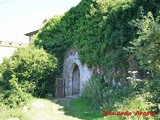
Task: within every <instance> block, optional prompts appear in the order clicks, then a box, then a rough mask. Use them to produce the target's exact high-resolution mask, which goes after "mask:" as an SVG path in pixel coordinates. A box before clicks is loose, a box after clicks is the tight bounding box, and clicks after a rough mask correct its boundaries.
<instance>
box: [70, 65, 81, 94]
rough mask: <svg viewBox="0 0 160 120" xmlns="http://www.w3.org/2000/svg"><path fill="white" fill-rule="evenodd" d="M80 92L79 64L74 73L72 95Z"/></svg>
mask: <svg viewBox="0 0 160 120" xmlns="http://www.w3.org/2000/svg"><path fill="white" fill-rule="evenodd" d="M79 92H80V71H79V67H78V65H77V64H75V66H74V69H73V72H72V95H76V94H79Z"/></svg>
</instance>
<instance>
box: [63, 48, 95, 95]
mask: <svg viewBox="0 0 160 120" xmlns="http://www.w3.org/2000/svg"><path fill="white" fill-rule="evenodd" d="M75 65H77V66H78V67H79V71H80V94H79V95H81V93H82V91H83V86H84V85H85V83H86V82H87V81H88V80H89V79H90V77H91V75H92V70H91V69H89V68H88V67H87V66H86V65H83V64H82V63H81V62H80V60H79V57H78V53H77V52H76V51H75V50H74V49H70V50H69V51H68V52H67V53H66V56H65V59H64V66H63V78H64V80H65V95H66V96H71V95H72V75H73V69H74V67H75Z"/></svg>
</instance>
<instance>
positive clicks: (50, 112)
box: [24, 99, 79, 120]
mask: <svg viewBox="0 0 160 120" xmlns="http://www.w3.org/2000/svg"><path fill="white" fill-rule="evenodd" d="M56 101H57V100H54V101H53V102H52V101H50V100H45V99H36V100H33V101H32V102H31V106H30V110H28V109H27V108H26V109H25V108H24V112H25V113H26V114H27V116H28V118H29V120H79V119H78V118H76V117H72V116H67V115H65V113H64V112H63V110H62V109H63V106H61V105H59V104H57V103H55V102H56ZM61 102H62V103H63V104H65V105H69V100H67V99H61Z"/></svg>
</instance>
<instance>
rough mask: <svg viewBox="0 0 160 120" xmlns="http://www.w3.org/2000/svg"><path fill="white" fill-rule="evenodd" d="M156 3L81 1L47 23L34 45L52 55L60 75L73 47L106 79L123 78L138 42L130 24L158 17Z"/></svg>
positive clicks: (135, 31) (137, 0)
mask: <svg viewBox="0 0 160 120" xmlns="http://www.w3.org/2000/svg"><path fill="white" fill-rule="evenodd" d="M159 6H160V4H159V2H158V0H154V1H153V2H151V1H150V0H145V1H143V0H82V1H81V2H80V3H79V4H78V5H77V6H76V7H73V8H71V9H70V10H69V11H68V12H66V13H65V14H64V15H63V16H56V17H53V18H52V19H50V20H49V21H48V22H47V23H46V24H45V25H44V27H43V28H42V30H41V31H40V32H39V33H38V35H37V37H36V38H35V42H34V44H35V45H36V46H38V47H43V48H44V49H45V50H46V51H48V52H49V53H51V54H54V55H55V56H56V57H57V58H58V61H59V66H58V68H59V69H58V71H59V73H61V71H62V68H63V67H62V65H63V59H64V56H65V53H66V51H67V50H68V49H69V48H71V47H74V48H75V49H76V50H77V51H78V53H79V57H80V60H81V62H82V63H86V64H87V65H88V66H90V67H92V66H94V67H97V68H100V69H103V73H102V74H105V75H106V76H107V77H109V78H113V77H116V76H118V77H125V75H126V74H127V71H128V70H129V69H135V68H130V67H131V66H130V63H129V62H127V61H128V59H129V56H130V55H131V51H127V49H126V48H128V47H131V46H133V45H132V44H131V43H130V42H131V41H134V40H135V39H137V38H138V36H139V35H138V34H136V33H137V31H138V28H137V27H135V26H132V25H131V24H130V22H131V21H132V20H135V19H139V20H141V19H142V14H144V16H145V15H146V14H147V13H148V12H149V11H151V12H153V14H154V17H156V16H158V8H160V7H159Z"/></svg>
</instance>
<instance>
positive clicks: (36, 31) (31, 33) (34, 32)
mask: <svg viewBox="0 0 160 120" xmlns="http://www.w3.org/2000/svg"><path fill="white" fill-rule="evenodd" d="M38 31H39V29H38V30H35V31H32V32H29V33H26V34H24V35H26V36H30V35H35V34H36V33H38Z"/></svg>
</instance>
